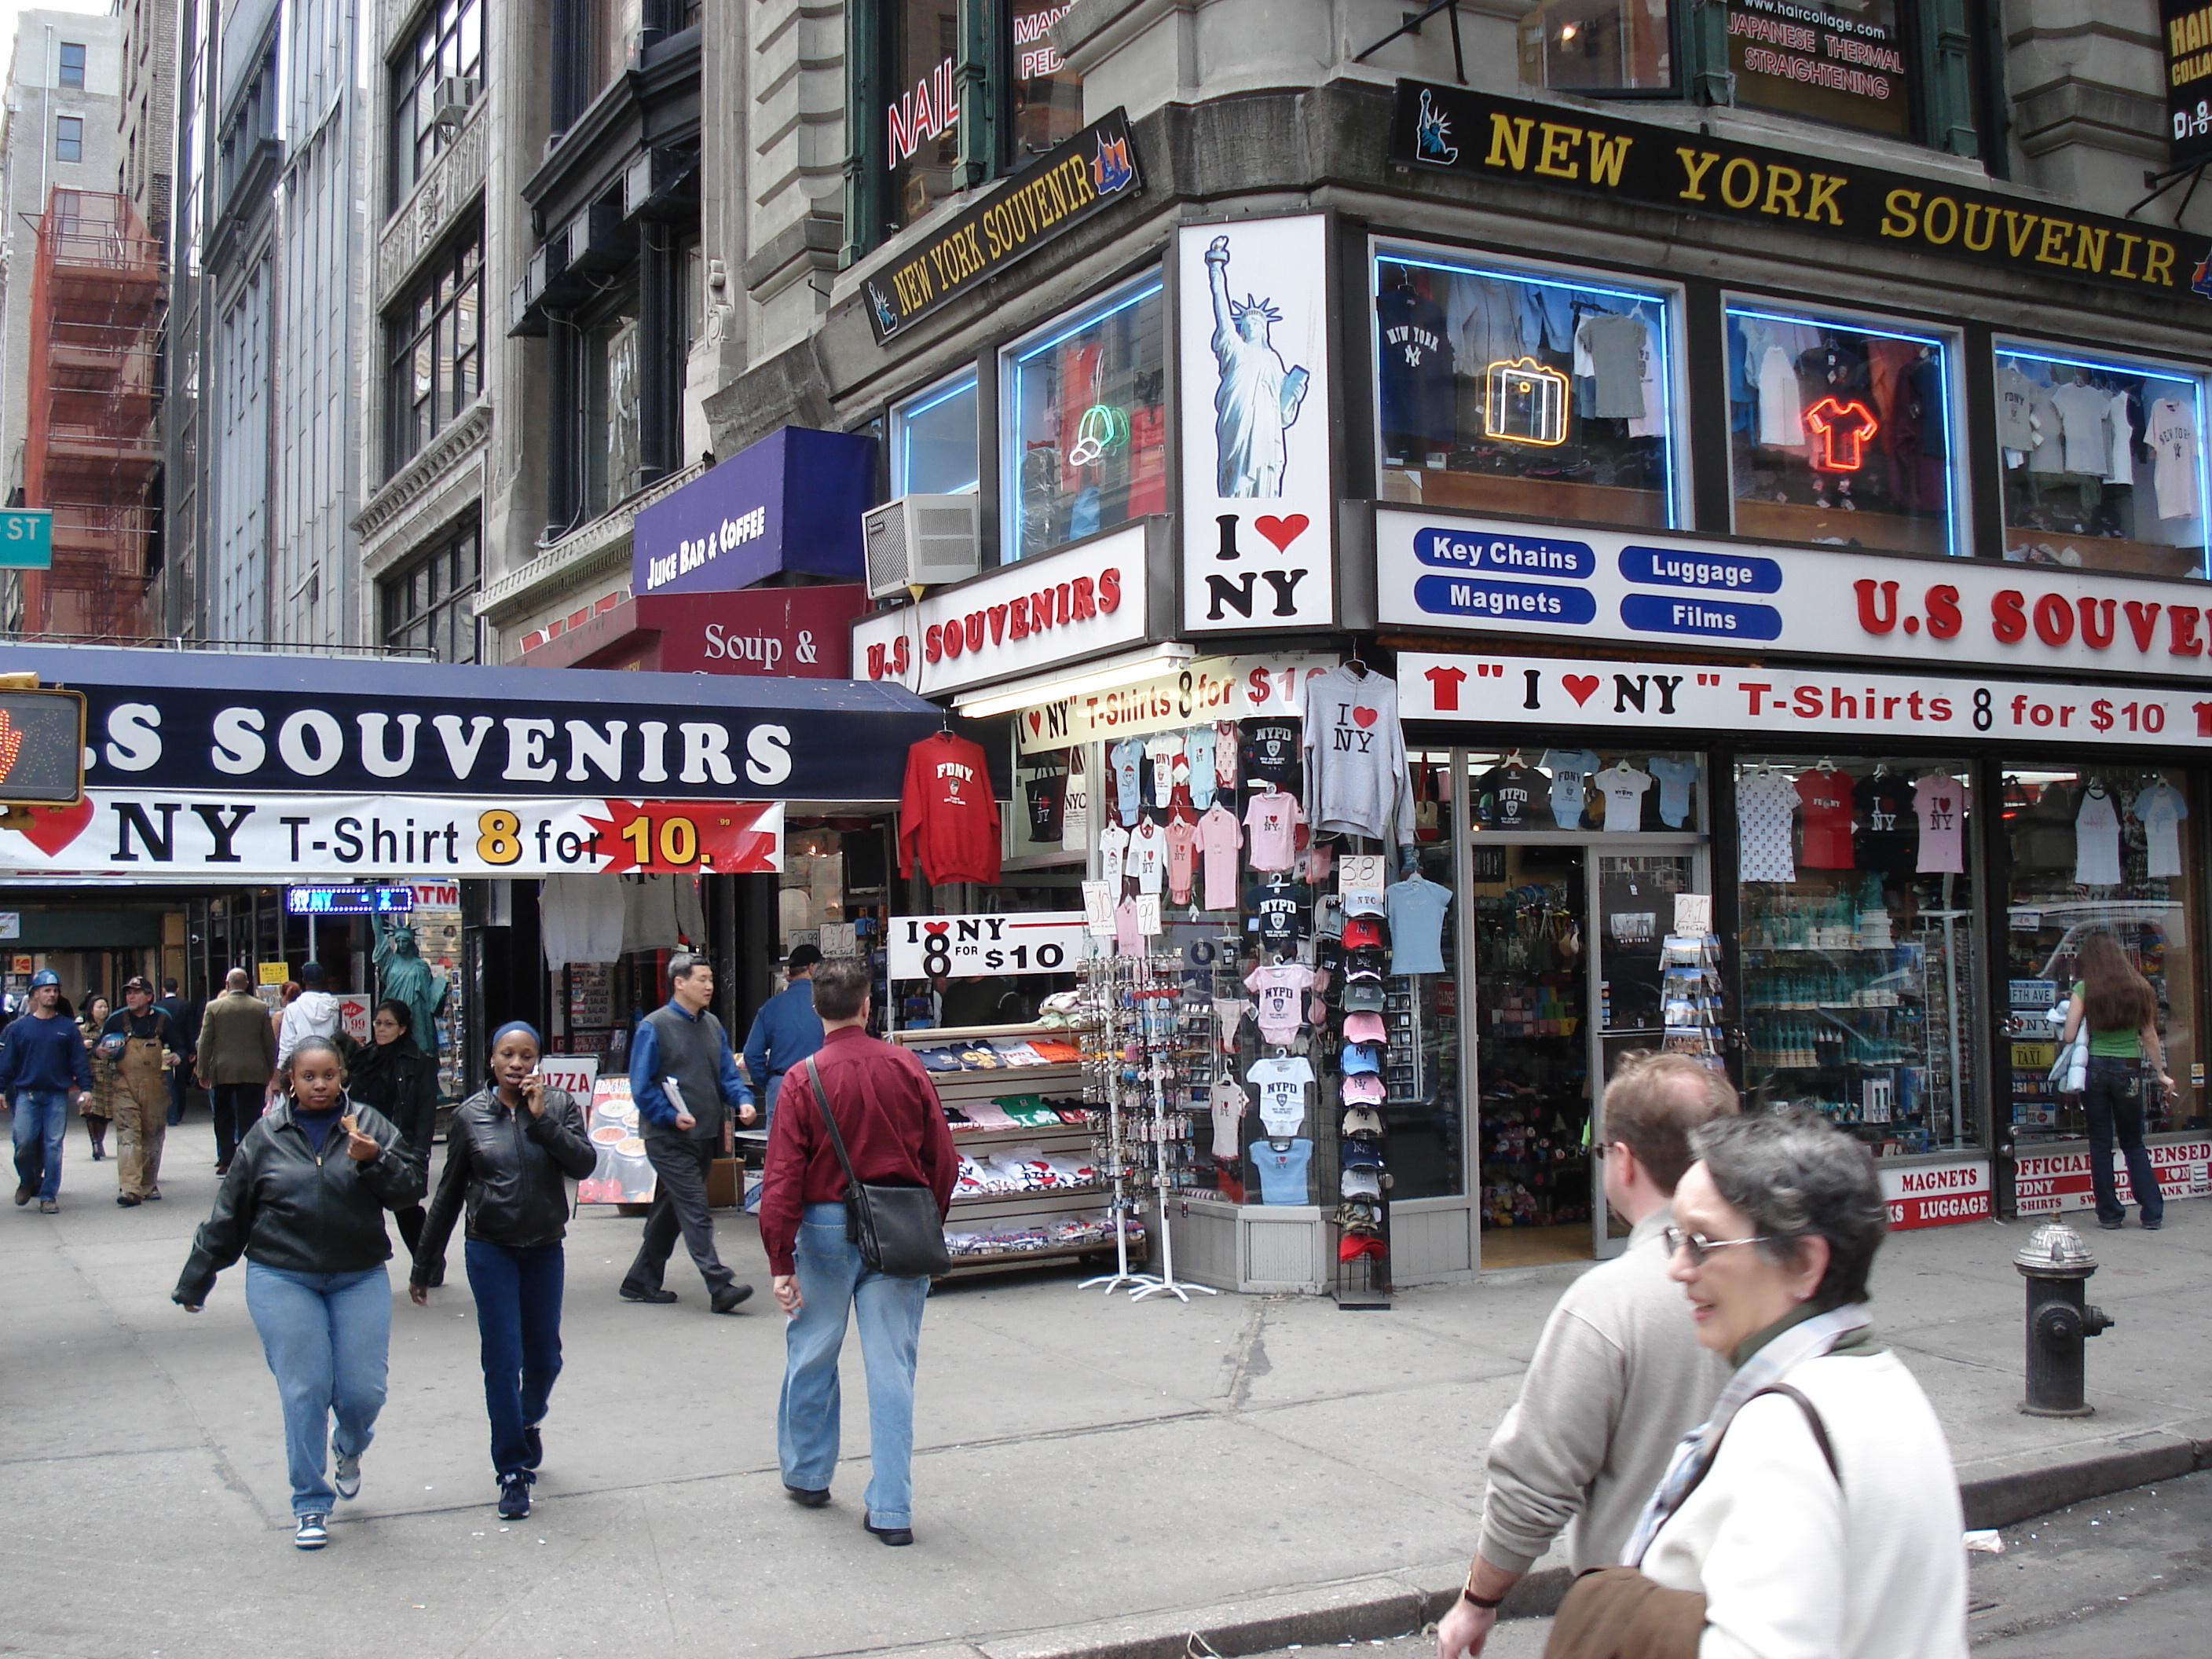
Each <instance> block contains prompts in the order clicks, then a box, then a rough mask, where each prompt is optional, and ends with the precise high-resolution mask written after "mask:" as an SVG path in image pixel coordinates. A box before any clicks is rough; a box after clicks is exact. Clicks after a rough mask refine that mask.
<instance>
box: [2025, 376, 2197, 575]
mask: <svg viewBox="0 0 2212 1659" xmlns="http://www.w3.org/2000/svg"><path fill="white" fill-rule="evenodd" d="M1996 397H1997V446H1998V448H1999V450H2000V451H2001V452H2002V460H2003V466H2004V482H2003V489H2004V514H2005V557H2007V558H2008V559H2014V560H2018V561H2021V562H2024V563H2028V564H2060V565H2066V566H2069V567H2071V568H2075V569H2083V570H2137V571H2142V572H2144V573H2145V574H2150V575H2156V576H2202V575H2203V574H2205V568H2204V521H2205V511H2206V508H2205V483H2206V480H2205V468H2204V380H2203V376H2202V375H2200V374H2189V373H2185V372H2184V371H2182V370H2179V369H2175V368H2163V367H2159V366H2156V365H2153V364H2148V363H2143V362H2124V361H2122V360H2118V359H2115V358H2110V357H2091V356H2074V355H2068V354H2064V353H2059V352H2052V351H2045V350H2042V349H2038V348H2035V347H2031V346H2021V345H2013V344H2009V343H2004V344H2000V345H1999V347H1998V348H1997V353H1996Z"/></svg>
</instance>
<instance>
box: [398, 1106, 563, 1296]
mask: <svg viewBox="0 0 2212 1659" xmlns="http://www.w3.org/2000/svg"><path fill="white" fill-rule="evenodd" d="M597 1161H598V1154H597V1153H596V1152H593V1151H592V1143H591V1142H590V1141H589V1140H587V1139H585V1136H584V1114H583V1113H582V1111H581V1110H580V1109H579V1108H578V1107H577V1105H576V1102H575V1098H574V1097H573V1096H572V1095H570V1094H569V1093H568V1091H566V1090H564V1089H548V1090H547V1091H545V1113H544V1116H542V1117H532V1116H531V1115H530V1113H529V1112H528V1111H527V1110H522V1111H516V1110H513V1109H510V1108H508V1107H507V1106H505V1105H503V1104H501V1101H500V1098H499V1095H498V1092H497V1091H495V1090H492V1089H479V1090H478V1091H477V1092H476V1093H474V1094H472V1095H471V1096H470V1097H468V1098H467V1099H466V1100H465V1101H463V1102H462V1103H460V1104H459V1106H456V1107H455V1108H454V1109H453V1122H452V1123H451V1124H450V1125H449V1126H448V1127H447V1131H446V1172H445V1174H444V1175H442V1176H440V1177H439V1180H438V1195H437V1196H436V1197H435V1198H434V1199H432V1200H430V1213H429V1214H428V1216H427V1217H426V1218H424V1220H423V1223H422V1239H421V1240H420V1242H418V1243H416V1246H415V1271H414V1273H413V1274H412V1276H411V1277H410V1281H409V1282H410V1283H411V1284H416V1285H427V1284H428V1283H429V1282H430V1281H431V1280H433V1279H437V1278H439V1277H440V1276H441V1275H442V1274H443V1273H444V1271H445V1267H446V1241H447V1239H448V1238H449V1237H452V1235H453V1220H454V1218H455V1216H456V1215H457V1214H458V1213H459V1212H460V1209H461V1207H462V1202H463V1200H464V1198H465V1199H466V1200H467V1207H468V1229H467V1236H468V1237H471V1238H481V1239H484V1240H487V1241H488V1242H489V1243H494V1244H505V1245H507V1246H508V1247H510V1248H511V1249H519V1250H520V1249H532V1248H534V1247H535V1246H538V1245H540V1244H557V1243H560V1242H561V1239H562V1237H563V1236H564V1235H566V1233H567V1232H568V1181H580V1180H582V1179H583V1178H584V1177H585V1176H587V1175H589V1174H591V1172H592V1164H594V1163H596V1162H597ZM564 1176H565V1177H567V1179H566V1180H564V1179H563V1178H562V1177H564Z"/></svg>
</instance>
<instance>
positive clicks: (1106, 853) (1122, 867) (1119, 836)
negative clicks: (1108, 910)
mask: <svg viewBox="0 0 2212 1659" xmlns="http://www.w3.org/2000/svg"><path fill="white" fill-rule="evenodd" d="M1128 868H1129V832H1128V831H1127V829H1123V828H1122V827H1121V825H1120V824H1118V823H1109V824H1108V825H1107V826H1106V827H1105V828H1104V829H1102V830H1100V831H1099V832H1098V877H1099V879H1100V880H1102V881H1103V882H1104V883H1105V884H1106V891H1107V894H1108V896H1109V897H1113V898H1119V897H1121V878H1122V876H1123V875H1125V874H1126V873H1127V871H1128Z"/></svg>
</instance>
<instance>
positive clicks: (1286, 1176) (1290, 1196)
mask: <svg viewBox="0 0 2212 1659" xmlns="http://www.w3.org/2000/svg"><path fill="white" fill-rule="evenodd" d="M1312 1158H1313V1142H1311V1141H1310V1140H1304V1139H1299V1140H1255V1141H1254V1142H1253V1143H1252V1162H1253V1163H1254V1164H1255V1165H1256V1166H1258V1168H1259V1171H1260V1201H1261V1203H1262V1204H1303V1203H1304V1202H1305V1201H1306V1165H1307V1164H1308V1163H1309V1162H1310V1161H1311V1159H1312Z"/></svg>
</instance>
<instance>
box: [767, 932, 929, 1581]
mask: <svg viewBox="0 0 2212 1659" xmlns="http://www.w3.org/2000/svg"><path fill="white" fill-rule="evenodd" d="M870 1000H871V999H870V996H869V975H868V964H867V963H866V961H864V960H861V959H860V958H857V957H837V958H836V959H835V960H832V961H829V962H825V963H823V964H822V966H821V967H819V968H817V969H815V973H814V1012H816V1013H817V1014H819V1015H821V1017H822V1030H823V1042H822V1048H821V1050H820V1052H819V1053H817V1054H815V1055H814V1056H813V1058H812V1062H811V1066H810V1065H801V1066H796V1067H794V1068H793V1069H792V1070H791V1071H790V1072H788V1073H785V1075H784V1079H783V1091H782V1093H781V1096H780V1097H778V1099H777V1101H776V1107H777V1110H776V1114H775V1123H774V1125H773V1126H772V1127H770V1129H769V1142H768V1168H767V1170H766V1171H765V1172H764V1173H763V1176H762V1181H761V1192H762V1197H761V1210H760V1230H761V1243H763V1245H765V1246H766V1247H767V1249H768V1264H769V1273H772V1274H774V1275H775V1299H776V1302H777V1304H779V1305H780V1306H781V1308H782V1309H783V1310H784V1312H785V1314H786V1315H787V1316H789V1318H790V1323H789V1324H788V1325H787V1326H786V1327H785V1328H784V1346H785V1362H784V1374H783V1395H782V1399H781V1402H780V1403H779V1404H778V1406H777V1407H776V1414H775V1440H776V1455H777V1458H778V1460H779V1461H780V1462H781V1464H782V1466H783V1486H784V1490H785V1491H786V1492H787V1493H789V1494H790V1496H791V1499H792V1501H793V1503H796V1504H805V1506H806V1507H807V1508H809V1509H819V1508H820V1507H821V1506H822V1505H823V1504H827V1503H828V1502H829V1477H830V1475H831V1474H832V1473H833V1472H834V1471H835V1470H836V1467H837V1432H838V1389H837V1355H838V1351H839V1350H840V1349H841V1348H842V1347H843V1346H844V1342H845V1326H846V1322H847V1315H848V1310H850V1311H851V1312H852V1313H853V1314H854V1315H856V1316H858V1319H859V1322H860V1356H861V1358H863V1359H864V1360H865V1361H866V1364H867V1368H868V1436H869V1455H870V1470H871V1472H870V1474H869V1477H868V1490H867V1494H866V1505H867V1507H866V1510H865V1512H864V1513H863V1515H862V1516H861V1522H862V1524H863V1525H865V1526H866V1528H867V1529H868V1530H869V1531H870V1532H872V1533H873V1534H875V1535H876V1536H877V1537H878V1538H880V1539H881V1540H883V1541H884V1543H886V1544H911V1543H912V1542H914V1531H913V1519H914V1513H913V1511H914V1480H913V1475H912V1469H911V1466H912V1463H913V1461H914V1364H915V1349H916V1346H917V1345H918V1343H919V1342H920V1340H921V1308H922V1304H923V1303H924V1302H925V1301H926V1300H927V1299H928V1296H929V1280H928V1279H927V1277H917V1278H913V1279H900V1278H894V1277H891V1276H890V1275H888V1274H884V1273H872V1272H871V1271H869V1269H867V1268H866V1267H864V1266H862V1265H861V1261H860V1247H859V1246H858V1245H856V1244H854V1243H852V1242H851V1241H850V1240H849V1239H848V1238H847V1237H845V1204H844V1199H845V1187H846V1181H845V1169H844V1166H843V1165H842V1164H840V1163H839V1162H838V1160H837V1152H836V1148H835V1147H833V1146H831V1145H830V1143H829V1131H828V1130H827V1129H825V1128H824V1127H823V1121H822V1107H821V1104H820V1103H819V1102H818V1101H817V1098H816V1097H815V1091H814V1080H813V1078H812V1076H811V1071H812V1070H813V1069H815V1068H817V1067H818V1069H819V1071H820V1073H821V1079H822V1088H823V1091H825V1092H826V1093H827V1094H828V1095H829V1108H830V1109H831V1110H832V1111H834V1112H836V1115H837V1128H838V1132H839V1133H841V1134H842V1136H843V1138H844V1141H845V1151H846V1152H847V1154H848V1156H849V1157H850V1158H852V1160H853V1172H854V1175H855V1176H857V1177H858V1178H859V1179H860V1180H861V1181H863V1182H867V1183H868V1184H869V1185H871V1186H875V1185H878V1184H882V1185H885V1186H912V1187H927V1188H929V1189H930V1190H931V1191H932V1192H933V1193H934V1194H936V1195H937V1208H938V1212H939V1216H940V1217H941V1216H942V1215H943V1213H944V1212H945V1207H946V1206H948V1205H950V1204H951V1201H952V1179H953V1172H954V1170H956V1169H957V1167H958V1164H959V1159H958V1157H957V1154H956V1153H955V1152H953V1150H952V1134H951V1131H950V1130H949V1129H947V1128H946V1127H945V1108H944V1106H943V1105H942V1104H941V1103H939V1100H938V1098H937V1087H936V1085H934V1084H933V1083H932V1082H931V1081H930V1080H929V1073H927V1072H926V1071H924V1070H923V1069H922V1066H921V1061H920V1060H916V1059H915V1057H914V1056H913V1055H912V1054H908V1052H907V1051H906V1050H905V1049H903V1048H898V1047H896V1045H894V1044H892V1043H889V1042H878V1040H877V1039H876V1038H874V1037H872V1036H869V1035H868V1034H867V1024H868V1009H869V1004H870Z"/></svg>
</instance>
